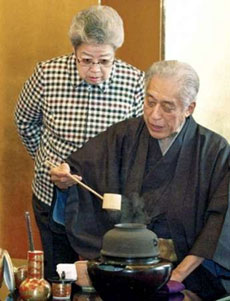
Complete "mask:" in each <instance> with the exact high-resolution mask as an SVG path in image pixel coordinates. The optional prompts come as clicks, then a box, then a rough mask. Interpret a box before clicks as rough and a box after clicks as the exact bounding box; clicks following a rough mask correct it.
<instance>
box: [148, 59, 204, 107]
mask: <svg viewBox="0 0 230 301" xmlns="http://www.w3.org/2000/svg"><path fill="white" fill-rule="evenodd" d="M154 76H157V77H161V78H172V79H173V80H175V81H176V82H177V83H178V95H177V98H178V99H180V100H181V101H182V102H183V104H184V107H187V106H189V105H190V104H191V102H193V101H196V97H197V94H198V91H199V86H200V80H199V76H198V74H197V73H196V71H195V70H194V69H193V68H192V67H191V66H190V65H189V64H187V63H183V62H179V61H176V60H171V61H160V62H156V63H154V64H153V65H152V66H151V67H150V68H149V69H148V70H147V71H146V74H145V87H146V88H147V87H148V85H149V82H150V80H151V79H152V78H153V77H154Z"/></svg>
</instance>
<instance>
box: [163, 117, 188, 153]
mask: <svg viewBox="0 0 230 301" xmlns="http://www.w3.org/2000/svg"><path fill="white" fill-rule="evenodd" d="M185 121H186V119H185V120H184V121H183V122H182V124H181V125H180V126H179V128H178V129H177V130H176V131H175V132H174V133H172V134H171V135H170V136H169V137H167V138H163V139H159V140H158V142H159V146H160V149H161V152H162V155H163V156H164V155H165V154H166V153H167V151H168V150H169V149H170V147H171V146H172V144H173V142H174V141H175V139H176V137H177V136H178V135H179V133H180V131H181V130H182V128H183V126H184V124H185Z"/></svg>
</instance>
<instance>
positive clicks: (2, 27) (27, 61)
mask: <svg viewBox="0 0 230 301" xmlns="http://www.w3.org/2000/svg"><path fill="white" fill-rule="evenodd" d="M92 4H97V0H78V1H73V0H72V1H71V0H48V1H47V0H20V1H18V0H0V45H1V46H0V73H1V76H0V109H1V113H0V124H1V127H0V141H1V142H0V156H1V160H0V173H1V174H0V179H1V181H0V247H2V248H5V249H7V250H8V251H9V253H10V255H11V256H12V257H18V258H23V257H25V256H26V250H27V236H26V227H25V219H24V211H26V210H29V211H30V212H31V215H32V210H31V178H32V169H33V167H32V165H33V162H32V160H31V158H30V157H29V155H28V154H27V153H26V151H25V149H24V147H23V146H22V145H21V142H20V140H19V138H18V136H17V133H16V128H15V126H14V122H13V110H14V106H15V103H16V99H17V96H18V93H19V91H20V89H21V87H22V84H23V83H24V81H25V80H26V78H27V77H28V76H29V75H30V74H31V73H32V71H33V68H34V66H35V64H36V62H37V61H39V60H43V59H48V58H51V57H53V56H58V55H62V54H64V53H68V52H70V51H71V46H70V43H69V40H68V35H67V32H68V28H69V25H70V22H71V20H72V17H73V15H74V14H75V13H76V12H77V11H79V10H80V9H83V8H85V7H88V6H90V5H92ZM33 230H34V232H35V233H36V235H35V234H34V235H35V236H36V239H35V245H36V247H37V248H39V247H40V242H39V239H38V236H37V230H36V227H35V224H34V222H33Z"/></svg>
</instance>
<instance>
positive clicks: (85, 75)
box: [75, 43, 115, 85]
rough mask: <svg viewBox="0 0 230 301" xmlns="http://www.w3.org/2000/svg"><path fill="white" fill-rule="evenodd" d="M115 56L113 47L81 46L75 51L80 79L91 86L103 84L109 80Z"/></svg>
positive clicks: (106, 45)
mask: <svg viewBox="0 0 230 301" xmlns="http://www.w3.org/2000/svg"><path fill="white" fill-rule="evenodd" d="M114 55H115V53H114V49H113V47H112V46H111V45H108V44H101V45H100V44H99V45H98V44H85V43H83V44H81V45H80V46H79V47H78V48H77V50H76V51H75V56H76V63H77V69H78V72H79V74H80V77H81V78H82V79H84V80H85V81H86V82H87V83H89V84H92V85H99V84H101V83H102V82H104V81H105V80H107V79H108V78H109V75H110V73H111V70H112V66H113V60H114Z"/></svg>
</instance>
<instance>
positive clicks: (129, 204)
mask: <svg viewBox="0 0 230 301" xmlns="http://www.w3.org/2000/svg"><path fill="white" fill-rule="evenodd" d="M120 221H121V223H141V224H149V222H150V217H149V215H148V212H147V211H146V209H145V202H144V199H143V198H142V197H140V196H139V194H138V193H133V194H132V196H130V198H126V197H125V196H122V207H121V220H120Z"/></svg>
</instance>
